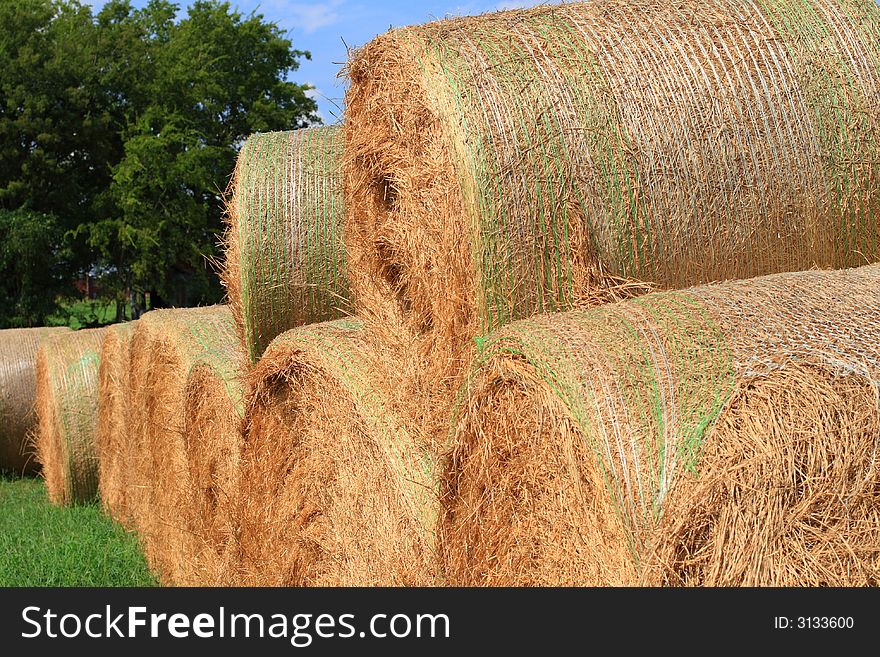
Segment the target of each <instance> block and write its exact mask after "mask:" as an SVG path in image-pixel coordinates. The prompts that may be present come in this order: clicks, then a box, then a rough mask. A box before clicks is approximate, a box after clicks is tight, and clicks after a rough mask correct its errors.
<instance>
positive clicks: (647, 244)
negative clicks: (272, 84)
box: [344, 0, 880, 341]
mask: <svg viewBox="0 0 880 657" xmlns="http://www.w3.org/2000/svg"><path fill="white" fill-rule="evenodd" d="M878 61H880V8H878V7H877V6H876V4H875V3H874V2H873V1H872V0H710V1H708V2H702V1H701V2H690V1H686V2H676V3H670V2H665V1H660V0H649V1H646V2H634V1H632V0H597V1H595V2H589V3H572V4H563V5H552V6H540V7H536V8H533V9H524V10H516V11H510V12H498V13H493V14H487V15H483V16H478V17H472V18H462V19H453V20H445V21H439V22H436V23H431V24H427V25H420V26H416V27H407V28H402V29H394V30H391V31H389V32H388V33H386V34H384V35H382V36H380V37H377V38H376V39H374V40H373V41H372V42H370V43H369V44H367V45H366V46H365V47H364V48H363V49H361V50H360V51H358V52H357V53H355V54H354V56H353V57H352V61H351V62H350V64H349V66H348V69H347V70H348V74H349V76H350V80H351V85H350V89H349V91H348V93H347V97H346V107H347V110H346V112H347V114H346V123H345V126H344V130H345V132H346V146H345V149H346V155H345V157H346V162H347V167H346V174H345V175H346V183H345V184H346V190H347V191H346V195H347V196H346V198H347V201H346V202H347V210H346V224H347V229H346V234H347V236H348V242H347V246H348V248H349V257H350V259H351V263H352V267H351V269H352V285H353V289H354V293H355V296H356V297H357V299H358V303H359V309H358V312H359V313H361V312H366V311H367V310H369V311H370V312H373V311H377V312H381V311H382V308H386V307H387V306H388V302H389V301H390V300H394V301H396V311H395V312H397V315H398V317H402V318H403V319H404V321H405V322H406V323H408V325H409V326H410V327H411V328H412V329H413V330H414V331H415V332H416V333H418V334H420V335H425V334H427V335H429V336H432V339H433V340H434V341H443V340H444V339H446V336H448V335H449V334H456V335H458V336H460V338H461V339H465V340H467V339H469V338H470V337H472V336H473V335H478V334H480V333H482V332H485V331H487V330H491V329H493V328H497V327H499V326H502V325H504V324H505V323H507V322H509V321H511V320H515V319H519V318H524V317H527V316H530V315H532V314H534V313H538V312H548V311H556V310H566V309H571V308H572V307H575V306H579V305H581V304H584V303H586V304H590V303H593V302H594V301H595V299H596V296H597V294H598V292H601V290H603V289H604V288H605V287H607V286H608V285H611V284H613V283H614V282H615V281H618V280H619V279H620V278H624V279H636V280H640V281H650V282H652V283H654V284H655V285H657V286H659V287H661V288H681V287H686V286H688V285H695V284H700V283H706V282H711V281H714V280H724V279H733V278H746V277H751V276H756V275H764V274H771V273H775V272H784V271H800V270H805V269H809V268H811V267H814V266H819V267H822V268H827V267H835V268H839V267H851V266H858V265H862V264H868V263H870V262H874V261H876V260H878V259H880V222H878V221H877V216H878V215H880V118H878V117H880V112H878V111H877V98H878V95H880V94H878V91H880V66H878ZM597 291H598V292H597ZM383 303H384V304H385V305H384V306H383Z"/></svg>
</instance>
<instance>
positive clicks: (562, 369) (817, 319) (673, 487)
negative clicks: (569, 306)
mask: <svg viewBox="0 0 880 657" xmlns="http://www.w3.org/2000/svg"><path fill="white" fill-rule="evenodd" d="M878 344H880V267H878V266H868V267H863V268H859V269H851V270H844V271H835V272H820V271H812V272H803V273H792V274H778V275H773V276H767V277H761V278H756V279H751V280H746V281H739V282H732V283H726V284H719V285H715V286H706V287H698V288H692V289H688V290H685V291H682V292H667V293H658V294H651V295H647V296H644V297H641V298H639V299H635V300H632V301H627V302H622V303H619V304H613V305H608V306H603V307H601V308H597V309H594V310H591V311H582V312H581V311H573V312H569V313H561V314H550V315H544V316H537V317H534V318H531V319H528V320H523V321H520V322H515V323H513V324H511V325H509V326H508V327H506V328H505V329H502V330H501V331H500V332H498V333H496V334H493V335H492V336H490V337H489V338H488V339H487V340H486V341H485V342H484V343H483V344H482V347H481V352H480V356H479V358H478V359H477V361H476V362H475V365H474V369H473V370H472V372H471V378H470V381H469V384H468V386H467V387H466V388H465V389H464V391H463V396H462V398H461V402H460V406H459V408H458V410H457V417H456V422H455V429H454V435H453V438H452V440H451V443H450V448H449V450H448V451H447V453H446V455H445V459H444V471H443V475H442V482H441V495H442V497H441V500H442V505H443V510H442V516H441V523H440V531H439V533H440V536H441V544H442V548H441V554H442V557H443V562H444V575H445V578H446V579H445V581H446V582H447V583H449V584H466V585H470V584H479V585H486V584H490V585H517V586H518V585H534V584H540V585H563V584H568V585H591V584H592V585H605V584H610V585H656V584H672V585H713V586H728V585H734V586H742V585H745V586H765V585H772V586H819V585H829V586H855V585H877V584H878V582H880V524H878V520H880V497H878V495H880V470H878V468H877V455H878V437H880V433H878V429H880V399H878V382H880V349H878Z"/></svg>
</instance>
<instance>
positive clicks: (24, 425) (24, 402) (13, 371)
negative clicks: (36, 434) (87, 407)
mask: <svg viewBox="0 0 880 657" xmlns="http://www.w3.org/2000/svg"><path fill="white" fill-rule="evenodd" d="M68 330H69V329H68V328H66V327H58V328H44V327H41V328H21V329H5V330H2V331H0V470H6V471H9V472H13V473H15V474H19V475H22V474H34V473H36V472H37V466H38V464H37V461H36V459H35V458H34V456H33V454H31V453H30V452H29V448H28V436H29V434H30V433H31V432H32V431H33V429H34V425H35V423H36V415H35V414H34V403H35V400H36V396H37V380H36V379H37V376H36V367H37V347H38V346H39V343H40V340H41V339H42V338H44V337H46V336H49V335H57V334H58V333H62V332H65V331H68Z"/></svg>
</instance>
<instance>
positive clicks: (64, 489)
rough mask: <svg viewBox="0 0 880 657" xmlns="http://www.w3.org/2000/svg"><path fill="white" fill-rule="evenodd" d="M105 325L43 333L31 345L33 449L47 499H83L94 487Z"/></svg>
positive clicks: (62, 501) (63, 502)
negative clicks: (34, 373)
mask: <svg viewBox="0 0 880 657" xmlns="http://www.w3.org/2000/svg"><path fill="white" fill-rule="evenodd" d="M104 333H105V329H84V330H80V331H69V332H63V333H59V334H58V335H49V336H46V337H45V338H43V339H42V340H40V345H39V347H38V349H37V399H36V413H37V427H36V431H35V433H34V438H33V440H34V449H35V451H36V458H37V461H38V462H39V464H40V466H41V472H42V475H43V479H45V481H46V490H47V492H48V495H49V500H50V501H51V502H52V503H53V504H59V505H67V504H74V503H77V502H87V501H90V500H92V499H94V497H95V494H96V493H97V492H98V458H97V455H96V453H95V433H96V431H97V426H98V368H99V365H100V360H101V342H102V340H103V339H104Z"/></svg>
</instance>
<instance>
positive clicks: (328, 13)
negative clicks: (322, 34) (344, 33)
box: [284, 0, 345, 34]
mask: <svg viewBox="0 0 880 657" xmlns="http://www.w3.org/2000/svg"><path fill="white" fill-rule="evenodd" d="M344 4H345V0H329V2H291V3H284V11H285V12H286V13H287V14H288V17H287V20H286V21H285V22H286V23H288V24H289V25H292V26H293V27H295V28H299V29H301V30H302V31H303V32H305V33H306V34H311V33H312V32H314V31H316V30H319V29H321V28H322V27H328V26H330V25H334V24H335V23H338V22H339V19H340V12H339V9H340V8H341V7H342V5H344Z"/></svg>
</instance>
